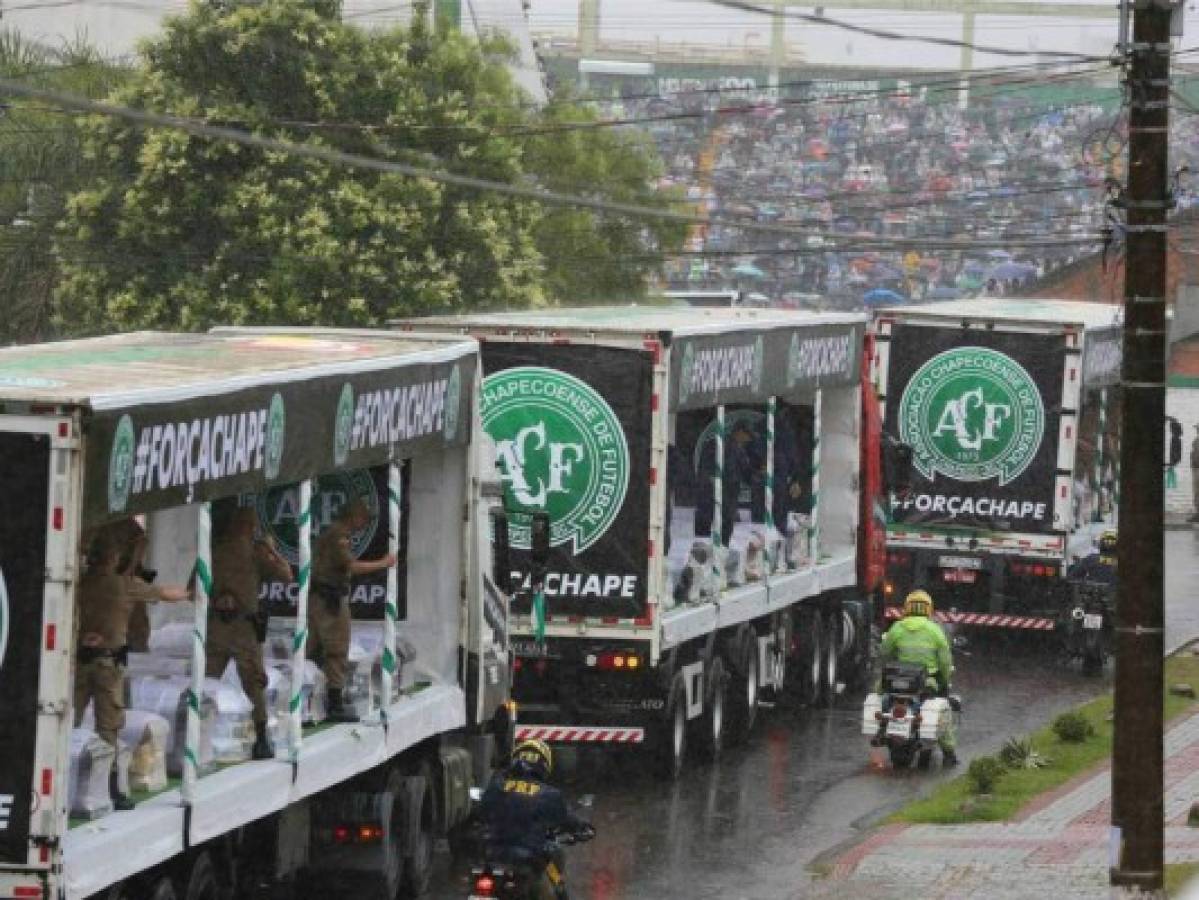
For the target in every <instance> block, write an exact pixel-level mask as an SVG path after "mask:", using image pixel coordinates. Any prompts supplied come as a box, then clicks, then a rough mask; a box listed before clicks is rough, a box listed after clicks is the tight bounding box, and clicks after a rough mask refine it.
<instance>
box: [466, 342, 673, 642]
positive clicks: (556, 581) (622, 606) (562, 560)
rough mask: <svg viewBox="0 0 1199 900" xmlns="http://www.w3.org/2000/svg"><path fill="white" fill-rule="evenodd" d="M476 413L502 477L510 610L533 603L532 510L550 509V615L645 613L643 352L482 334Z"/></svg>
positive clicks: (526, 609) (647, 428)
mask: <svg viewBox="0 0 1199 900" xmlns="http://www.w3.org/2000/svg"><path fill="white" fill-rule="evenodd" d="M483 366H484V369H485V371H486V372H487V377H486V378H485V379H484V381H483V397H482V402H481V407H480V416H481V418H482V421H483V429H484V430H485V431H486V432H487V433H488V435H490V436H491V438H492V440H493V441H495V448H496V467H497V469H498V472H499V476H500V480H501V482H502V483H503V486H504V508H505V509H506V510H507V512H508V521H509V529H510V534H509V541H510V545H511V548H512V567H513V570H514V571H513V573H512V574H513V577H514V582H515V583H516V584H517V585H518V588H519V593H518V595H517V597H516V598H515V599H514V601H513V610H514V611H515V612H518V613H521V614H526V615H527V614H529V613H530V612H531V601H532V597H533V594H534V593H535V590H536V585H534V584H532V581H531V576H530V571H531V568H532V560H531V558H530V553H529V551H530V549H531V543H532V540H531V537H532V535H531V532H532V529H531V525H532V519H533V514H534V513H546V514H547V515H548V516H549V520H550V558H549V565H548V571H547V573H546V577H545V582H544V585H543V591H544V594H545V601H546V606H547V610H548V613H549V614H550V615H585V616H612V617H616V618H637V617H639V616H643V615H645V612H646V602H647V599H648V585H647V583H646V581H647V577H648V574H649V554H648V544H649V540H648V529H649V495H650V480H649V469H650V435H651V432H652V420H651V410H652V394H653V386H652V374H653V362H652V359H651V357H650V354H649V353H648V352H645V351H640V350H624V349H616V348H611V347H593V346H586V345H571V346H552V345H525V344H519V343H504V342H500V341H489V342H485V343H484V345H483Z"/></svg>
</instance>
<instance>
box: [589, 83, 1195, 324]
mask: <svg viewBox="0 0 1199 900" xmlns="http://www.w3.org/2000/svg"><path fill="white" fill-rule="evenodd" d="M782 93H783V96H782V98H781V99H762V98H757V99H750V98H748V97H746V96H745V95H744V94H742V95H740V96H738V95H737V93H736V92H734V93H733V94H731V95H730V94H727V93H722V92H715V91H702V90H701V91H695V92H690V93H687V92H680V93H676V94H671V95H665V96H644V95H641V96H634V97H625V98H623V99H617V100H612V101H610V102H607V103H605V104H604V110H603V115H604V116H605V117H611V118H619V119H623V120H635V121H638V122H639V123H640V124H641V127H644V128H646V129H647V130H648V132H649V134H650V135H651V136H652V138H653V140H654V142H655V144H656V146H657V148H658V151H659V153H660V154H661V156H662V159H663V161H664V165H665V172H664V174H663V177H662V179H661V182H660V185H659V186H660V187H662V188H672V189H674V190H676V191H677V192H679V193H680V194H681V195H682V196H684V197H686V199H687V202H688V203H689V204H693V205H694V206H695V208H697V209H699V210H702V211H704V212H707V213H709V214H712V215H714V216H717V217H726V218H728V217H736V218H742V219H744V218H749V219H752V220H754V221H756V222H768V223H776V224H779V225H785V226H791V228H792V229H793V230H794V231H795V232H798V234H775V233H761V232H750V231H746V230H744V229H740V228H732V227H727V226H723V225H719V224H718V225H711V226H696V227H695V228H693V229H692V232H691V235H690V237H689V239H688V242H687V246H686V248H685V251H684V254H683V255H682V256H680V257H678V258H676V259H673V260H671V261H670V262H669V264H668V265H667V268H666V272H665V280H666V282H667V284H666V286H667V287H669V288H672V289H676V290H680V289H681V290H701V289H716V288H719V289H729V288H737V289H740V290H742V291H743V292H744V293H745V295H746V296H750V295H756V299H758V300H759V301H760V302H763V303H766V302H769V303H772V304H780V305H786V306H793V305H795V306H798V305H805V306H807V305H811V304H812V303H813V302H814V300H815V298H819V299H820V303H821V304H824V305H834V306H840V307H853V306H859V305H861V304H862V303H863V301H864V302H865V303H866V304H867V305H872V304H873V303H876V302H888V303H890V302H900V301H901V300H912V301H918V300H922V299H937V298H946V299H948V298H953V297H966V296H1002V295H1005V294H1009V293H1014V292H1017V291H1020V290H1021V289H1023V288H1025V287H1027V286H1028V285H1029V284H1031V283H1033V282H1035V280H1036V279H1037V278H1039V277H1041V276H1043V275H1044V274H1045V273H1047V272H1048V271H1051V270H1053V269H1055V268H1056V267H1059V266H1062V265H1065V264H1068V263H1070V262H1072V261H1073V260H1075V259H1076V258H1078V257H1081V256H1084V255H1089V254H1092V253H1094V252H1096V251H1098V250H1099V249H1100V248H1101V244H1100V243H1099V242H1098V240H1097V236H1100V235H1102V234H1103V232H1104V229H1105V228H1107V227H1109V225H1110V216H1109V212H1110V210H1109V208H1108V206H1107V201H1108V199H1109V197H1110V191H1111V190H1113V189H1114V187H1115V186H1116V185H1119V184H1120V183H1122V182H1123V180H1124V174H1125V173H1124V144H1125V139H1126V129H1125V119H1124V118H1123V116H1122V112H1121V106H1120V98H1119V93H1118V92H1117V91H1116V90H1115V88H1110V89H1106V90H1105V89H1103V88H1102V87H1100V86H1096V87H1095V88H1094V89H1093V90H1091V91H1090V96H1087V97H1085V99H1083V100H1077V99H1075V100H1070V99H1069V96H1068V94H1065V93H1063V95H1062V96H1061V97H1057V98H1055V97H1053V96H1052V95H1046V94H1042V95H1040V96H1039V97H1038V96H1036V95H1028V94H1027V93H1025V94H1020V93H1017V92H1015V91H1010V90H1009V91H1004V90H1003V89H1002V88H994V89H989V90H982V89H976V90H975V91H974V94H973V96H972V97H971V99H970V102H969V103H968V104H967V105H966V106H965V107H964V108H963V106H962V104H961V103H960V102H959V101H960V96H959V94H958V91H957V89H956V87H955V88H954V89H952V90H947V89H945V88H944V87H931V88H930V87H927V86H926V87H923V88H912V89H907V90H902V91H901V90H895V89H891V90H886V89H875V90H861V91H857V90H849V91H844V92H842V93H840V94H834V95H831V96H824V97H820V98H813V97H812V96H803V95H800V96H797V97H793V98H792V97H787V96H786V92H785V91H784V92H782ZM1195 121H1196V117H1188V118H1185V119H1182V120H1181V121H1180V122H1179V124H1177V125H1176V130H1177V131H1178V132H1179V134H1178V135H1176V140H1175V143H1176V144H1177V146H1178V150H1177V153H1176V157H1177V158H1176V159H1175V160H1174V162H1175V164H1176V165H1181V164H1183V163H1185V162H1187V161H1188V159H1187V157H1189V156H1190V155H1192V154H1196V148H1199V141H1197V140H1195V135H1196V133H1197V129H1196V128H1195ZM1196 155H1199V154H1196ZM1192 167H1193V168H1195V169H1196V171H1199V166H1197V165H1195V164H1194V163H1192ZM1185 202H1186V200H1185V198H1184V204H1185ZM1119 239H1120V234H1119V229H1118V227H1117V228H1116V229H1115V233H1114V240H1115V241H1117V242H1118V241H1119ZM962 243H965V244H967V245H968V247H967V248H965V249H963V248H961V247H960V246H959V247H953V246H952V245H953V244H962Z"/></svg>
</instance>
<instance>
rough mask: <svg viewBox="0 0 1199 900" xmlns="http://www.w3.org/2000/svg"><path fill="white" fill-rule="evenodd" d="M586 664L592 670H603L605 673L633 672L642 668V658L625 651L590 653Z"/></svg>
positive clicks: (585, 660)
mask: <svg viewBox="0 0 1199 900" xmlns="http://www.w3.org/2000/svg"><path fill="white" fill-rule="evenodd" d="M584 662H585V663H587V666H588V667H589V668H592V669H602V670H603V671H605V672H612V671H615V672H632V671H633V670H635V669H640V668H641V657H640V656H638V655H637V654H636V653H629V652H623V651H619V650H618V651H615V652H612V651H608V652H605V653H599V654H596V653H588V654H587V656H586V658H585V659H584Z"/></svg>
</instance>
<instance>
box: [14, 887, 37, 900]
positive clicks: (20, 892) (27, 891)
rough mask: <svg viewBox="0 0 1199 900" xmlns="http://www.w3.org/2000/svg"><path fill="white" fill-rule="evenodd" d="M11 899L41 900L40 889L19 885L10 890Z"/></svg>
mask: <svg viewBox="0 0 1199 900" xmlns="http://www.w3.org/2000/svg"><path fill="white" fill-rule="evenodd" d="M12 895H13V897H15V898H17V900H42V888H41V886H40V885H36V884H31V885H20V886H19V887H15V888H13V889H12Z"/></svg>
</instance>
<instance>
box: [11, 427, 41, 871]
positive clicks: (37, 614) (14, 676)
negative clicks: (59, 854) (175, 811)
mask: <svg viewBox="0 0 1199 900" xmlns="http://www.w3.org/2000/svg"><path fill="white" fill-rule="evenodd" d="M49 453H50V445H49V440H48V439H47V438H46V437H45V436H36V435H27V434H9V433H0V459H2V460H4V465H3V466H0V496H3V497H4V515H0V717H2V719H3V721H4V722H5V723H6V726H7V727H4V728H0V861H3V862H7V863H16V864H18V865H25V864H27V863H28V862H29V826H30V814H31V811H30V804H31V801H32V798H33V790H32V789H33V768H34V762H35V755H34V754H35V741H36V739H37V727H38V684H39V678H40V671H41V658H42V590H43V579H44V578H45V573H46V523H47V510H46V505H47V502H48V497H47V493H48V490H49V472H50V457H49Z"/></svg>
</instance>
